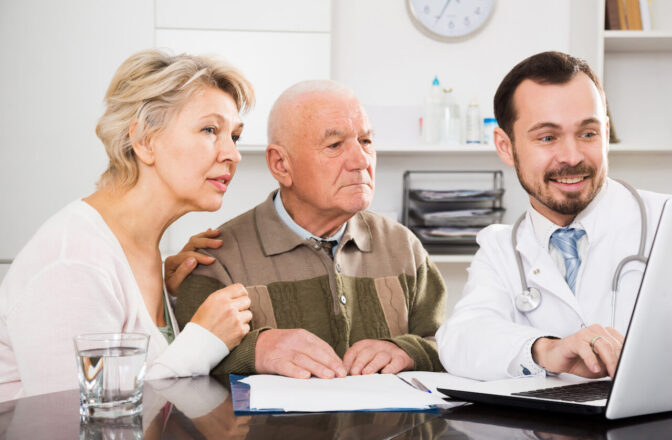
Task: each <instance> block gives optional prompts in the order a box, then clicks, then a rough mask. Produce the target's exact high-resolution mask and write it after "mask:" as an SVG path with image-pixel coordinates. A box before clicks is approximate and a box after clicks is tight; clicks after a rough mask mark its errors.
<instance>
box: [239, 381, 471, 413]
mask: <svg viewBox="0 0 672 440" xmlns="http://www.w3.org/2000/svg"><path fill="white" fill-rule="evenodd" d="M409 373H411V372H409ZM413 373H415V375H416V376H417V378H418V379H419V380H420V381H423V378H424V380H425V381H427V382H428V384H427V387H428V388H429V387H430V384H431V386H432V387H434V390H435V383H439V382H437V381H438V377H437V378H436V380H434V379H432V380H430V379H429V378H430V376H423V375H420V374H418V373H417V372H413ZM404 374H405V373H404ZM416 376H413V375H411V376H409V377H416ZM406 379H407V380H409V379H408V378H406ZM463 380H466V379H463ZM242 382H244V383H247V384H249V385H250V387H251V389H250V409H251V410H255V409H256V410H269V409H273V410H284V411H298V412H323V411H360V410H383V409H395V408H396V409H428V408H431V407H432V406H435V405H444V406H445V404H446V402H445V401H444V400H443V399H442V396H441V394H440V393H437V392H433V393H427V392H424V391H420V390H418V389H415V388H413V387H411V386H409V385H408V384H406V383H404V382H403V381H402V380H400V379H399V378H398V377H397V376H395V375H393V374H372V375H366V376H348V377H344V378H336V379H317V378H311V379H291V378H288V377H282V376H274V375H255V376H249V377H246V378H245V379H242ZM444 382H445V385H446V386H447V385H449V383H448V382H446V381H445V380H444ZM441 383H442V384H443V382H441ZM430 389H431V388H430Z"/></svg>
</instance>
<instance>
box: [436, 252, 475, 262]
mask: <svg viewBox="0 0 672 440" xmlns="http://www.w3.org/2000/svg"><path fill="white" fill-rule="evenodd" d="M429 258H430V259H431V260H432V261H433V262H434V263H435V264H441V263H464V264H469V263H471V262H472V260H473V259H474V256H473V255H471V254H467V255H448V254H430V255H429Z"/></svg>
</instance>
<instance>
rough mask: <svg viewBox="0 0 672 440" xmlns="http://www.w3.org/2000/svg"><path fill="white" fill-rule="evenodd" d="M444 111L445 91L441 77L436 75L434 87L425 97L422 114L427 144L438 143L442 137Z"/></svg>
mask: <svg viewBox="0 0 672 440" xmlns="http://www.w3.org/2000/svg"><path fill="white" fill-rule="evenodd" d="M442 113H443V91H442V90H441V86H440V85H439V78H438V77H436V76H435V77H434V81H432V87H431V88H430V89H429V93H428V94H427V96H426V97H425V105H424V109H423V115H422V140H423V141H424V142H425V143H426V144H437V143H438V142H439V139H440V137H441V116H442Z"/></svg>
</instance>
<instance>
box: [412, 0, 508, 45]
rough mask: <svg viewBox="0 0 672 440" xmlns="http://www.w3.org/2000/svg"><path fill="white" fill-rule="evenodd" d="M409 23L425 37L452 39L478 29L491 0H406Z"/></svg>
mask: <svg viewBox="0 0 672 440" xmlns="http://www.w3.org/2000/svg"><path fill="white" fill-rule="evenodd" d="M406 5H407V7H408V13H409V14H410V16H411V20H412V21H413V24H414V25H415V26H416V27H417V28H418V29H420V31H422V32H423V33H424V34H426V35H427V36H429V37H432V38H435V39H437V40H441V41H452V40H456V39H459V38H461V37H465V36H467V35H469V34H471V33H472V32H475V31H476V30H478V29H480V28H481V27H482V26H483V25H484V24H485V23H486V21H487V20H488V17H489V16H490V14H491V13H492V10H493V8H494V6H495V0H406Z"/></svg>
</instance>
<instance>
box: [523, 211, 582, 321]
mask: <svg viewBox="0 0 672 440" xmlns="http://www.w3.org/2000/svg"><path fill="white" fill-rule="evenodd" d="M519 234H520V239H519V240H518V245H517V246H516V249H518V251H519V252H520V255H521V256H522V259H523V267H524V268H525V272H526V273H525V277H526V279H527V284H528V286H529V287H536V288H537V289H539V291H540V292H541V296H542V304H543V296H544V295H545V294H547V293H550V294H552V295H555V296H557V297H558V298H560V299H561V300H562V301H563V302H565V303H566V304H567V305H568V306H570V307H571V308H573V309H574V310H575V311H576V312H577V313H579V315H581V313H580V311H579V303H578V301H577V300H576V296H575V295H574V293H573V292H572V290H571V289H570V288H569V285H567V282H566V281H565V279H564V277H563V276H562V275H561V274H560V271H559V270H558V268H557V266H556V265H555V263H554V262H553V259H552V258H551V256H550V255H549V253H548V252H547V251H546V250H544V249H543V248H542V247H541V246H540V245H539V242H538V241H537V239H536V238H535V237H534V230H533V228H532V225H531V221H530V217H529V215H528V216H527V217H526V218H525V221H524V222H523V223H521V227H520V232H519Z"/></svg>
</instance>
